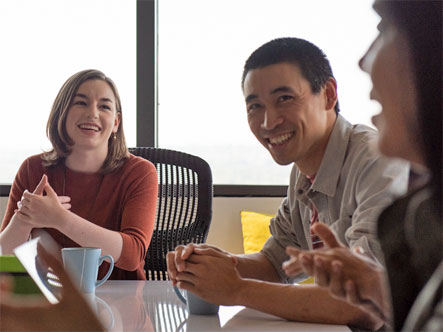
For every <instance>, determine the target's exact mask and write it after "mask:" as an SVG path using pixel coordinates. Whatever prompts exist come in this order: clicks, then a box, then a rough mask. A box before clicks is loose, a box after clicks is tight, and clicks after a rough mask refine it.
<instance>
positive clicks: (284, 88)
mask: <svg viewBox="0 0 443 332" xmlns="http://www.w3.org/2000/svg"><path fill="white" fill-rule="evenodd" d="M278 92H294V91H293V90H292V89H291V88H290V87H287V86H279V87H278V88H275V89H274V90H272V91H271V95H273V94H276V93H278Z"/></svg>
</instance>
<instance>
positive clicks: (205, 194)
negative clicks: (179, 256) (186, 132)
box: [129, 147, 213, 280]
mask: <svg viewBox="0 0 443 332" xmlns="http://www.w3.org/2000/svg"><path fill="white" fill-rule="evenodd" d="M129 151H130V152H131V153H132V154H134V155H136V156H140V157H143V158H145V159H147V160H149V161H150V162H152V163H153V164H154V166H155V167H156V168H157V175H158V200H157V210H156V218H155V225H154V233H153V235H152V240H151V243H150V245H149V248H148V253H147V255H146V264H145V270H146V278H147V279H148V280H168V279H169V277H168V273H167V267H166V253H167V252H168V251H171V250H174V248H175V247H176V246H177V245H179V244H188V243H191V242H194V243H204V242H206V238H207V236H208V231H209V225H210V224H211V219H212V194H213V188H212V173H211V169H210V167H209V165H208V163H207V162H206V161H204V160H203V159H201V158H199V157H196V156H193V155H190V154H187V153H183V152H179V151H173V150H167V149H157V148H146V147H138V148H131V149H129Z"/></svg>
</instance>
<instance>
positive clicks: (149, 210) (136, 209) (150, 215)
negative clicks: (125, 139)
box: [115, 160, 158, 271]
mask: <svg viewBox="0 0 443 332" xmlns="http://www.w3.org/2000/svg"><path fill="white" fill-rule="evenodd" d="M131 179H133V181H131V183H130V185H129V187H128V189H127V192H126V195H125V197H126V198H125V203H124V207H123V212H122V219H121V227H120V233H121V236H122V238H123V249H122V253H121V256H120V258H119V260H118V261H117V262H116V264H115V265H116V266H117V267H119V268H121V269H124V270H127V271H133V270H136V269H137V268H138V267H140V265H142V264H144V260H145V257H146V252H147V250H148V247H149V243H150V242H151V237H152V233H153V229H154V220H155V211H156V203H157V191H158V180H157V171H156V168H155V167H154V165H153V164H152V163H150V162H147V161H145V160H143V162H140V163H139V164H138V165H137V167H135V169H134V170H131Z"/></svg>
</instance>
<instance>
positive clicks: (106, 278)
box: [95, 255, 114, 287]
mask: <svg viewBox="0 0 443 332" xmlns="http://www.w3.org/2000/svg"><path fill="white" fill-rule="evenodd" d="M106 258H108V259H109V263H110V264H111V265H110V266H109V270H108V273H106V275H105V276H104V278H103V279H102V280H98V281H96V282H95V287H98V286H101V285H102V284H103V283H104V282H105V281H106V280H108V278H109V276H110V275H111V272H112V270H113V269H114V258H112V256H111V255H105V256H101V257H100V258H99V259H98V266H100V265H102V263H103V261H104V260H105V259H106Z"/></svg>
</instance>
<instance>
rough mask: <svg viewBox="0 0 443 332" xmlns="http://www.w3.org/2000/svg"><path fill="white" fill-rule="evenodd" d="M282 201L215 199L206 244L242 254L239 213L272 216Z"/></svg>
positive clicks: (2, 203)
mask: <svg viewBox="0 0 443 332" xmlns="http://www.w3.org/2000/svg"><path fill="white" fill-rule="evenodd" d="M282 200H283V198H281V197H277V198H267V197H240V198H239V197H215V198H214V200H213V217H212V224H211V228H210V230H209V235H208V239H207V243H209V244H213V245H215V246H217V247H220V248H222V249H225V250H227V251H229V252H232V253H235V254H239V253H243V239H242V231H241V222H240V211H242V210H246V211H256V212H262V213H269V214H274V213H276V212H277V209H278V207H279V206H280V203H281V201H282ZM7 203H8V198H7V197H0V216H1V217H2V218H1V219H3V216H4V214H5V209H6V205H7Z"/></svg>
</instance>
